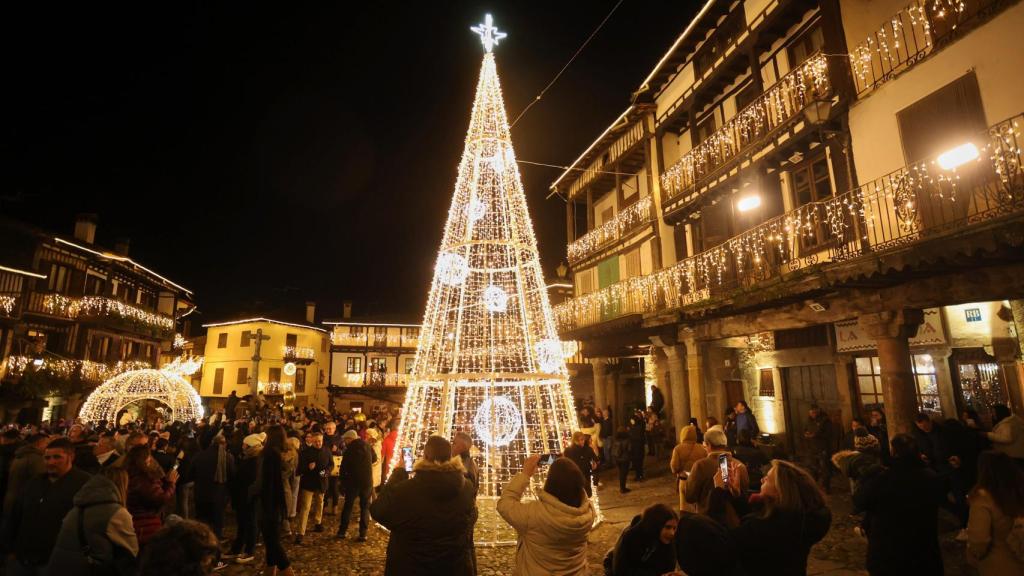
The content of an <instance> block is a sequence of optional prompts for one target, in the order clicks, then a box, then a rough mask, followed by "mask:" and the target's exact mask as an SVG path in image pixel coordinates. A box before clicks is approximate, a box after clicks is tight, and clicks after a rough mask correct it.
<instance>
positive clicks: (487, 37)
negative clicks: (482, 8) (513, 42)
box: [470, 14, 508, 52]
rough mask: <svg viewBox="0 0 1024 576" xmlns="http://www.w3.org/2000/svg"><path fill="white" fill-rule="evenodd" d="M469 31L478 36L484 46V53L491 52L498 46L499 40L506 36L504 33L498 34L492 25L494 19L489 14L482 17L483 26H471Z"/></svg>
mask: <svg viewBox="0 0 1024 576" xmlns="http://www.w3.org/2000/svg"><path fill="white" fill-rule="evenodd" d="M470 30H472V31H473V32H476V33H477V34H479V35H480V42H481V43H482V44H483V45H484V51H486V52H491V51H492V50H493V49H494V47H495V46H497V45H498V41H499V40H504V39H505V37H506V36H508V34H506V33H504V32H498V28H497V27H496V26H495V25H494V19H493V18H491V15H490V14H487V15H485V16H484V23H483V24H480V25H479V26H473V27H471V28H470Z"/></svg>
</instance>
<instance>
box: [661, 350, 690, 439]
mask: <svg viewBox="0 0 1024 576" xmlns="http://www.w3.org/2000/svg"><path fill="white" fill-rule="evenodd" d="M662 350H664V352H665V360H666V364H668V373H669V380H671V382H672V387H673V390H672V423H673V424H675V427H676V434H678V433H679V431H680V430H682V429H683V427H684V426H686V425H687V424H688V423H689V422H690V417H691V416H690V414H691V410H690V396H691V394H690V387H689V385H688V382H687V381H686V350H685V349H684V348H683V347H682V346H666V347H665V348H662Z"/></svg>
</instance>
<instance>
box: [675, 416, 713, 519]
mask: <svg viewBox="0 0 1024 576" xmlns="http://www.w3.org/2000/svg"><path fill="white" fill-rule="evenodd" d="M707 456H708V451H707V449H706V448H704V446H703V445H701V444H699V443H698V442H697V429H696V428H694V427H693V426H684V427H683V429H682V430H680V431H679V444H676V447H675V448H674V449H673V450H672V460H671V462H669V468H671V469H672V473H673V474H675V475H676V478H677V480H678V485H679V509H680V510H686V511H688V512H696V511H697V510H696V507H694V506H690V507H689V508H688V507H687V505H686V477H687V475H689V473H690V469H691V468H693V465H694V463H696V462H697V461H698V460H702V459H704V458H707Z"/></svg>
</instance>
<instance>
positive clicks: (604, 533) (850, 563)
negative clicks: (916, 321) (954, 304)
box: [220, 460, 973, 576]
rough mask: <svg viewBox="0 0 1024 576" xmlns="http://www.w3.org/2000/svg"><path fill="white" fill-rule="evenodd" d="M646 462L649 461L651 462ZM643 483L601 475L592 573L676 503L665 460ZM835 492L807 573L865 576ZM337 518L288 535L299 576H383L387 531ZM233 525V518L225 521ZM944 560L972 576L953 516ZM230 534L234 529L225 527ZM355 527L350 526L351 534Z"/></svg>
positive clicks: (253, 569) (501, 551) (508, 567)
mask: <svg viewBox="0 0 1024 576" xmlns="http://www.w3.org/2000/svg"><path fill="white" fill-rule="evenodd" d="M649 464H653V462H651V461H650V460H649ZM650 468H651V469H650V470H649V475H648V478H647V479H646V480H645V481H644V482H640V483H637V482H632V481H630V482H629V487H630V489H631V490H632V492H630V493H629V494H625V495H622V494H619V491H618V485H617V479H616V473H615V471H613V470H610V471H606V472H603V473H602V479H603V480H604V485H603V486H601V487H600V488H599V489H598V494H599V498H600V501H601V509H602V513H603V515H604V521H603V522H602V523H601V525H600V526H598V528H597V529H596V530H594V531H593V532H592V533H591V535H590V547H589V553H588V557H589V561H590V573H591V574H593V575H600V574H602V573H603V572H602V569H601V560H602V559H603V558H604V555H605V553H606V552H607V551H608V549H609V548H611V547H612V546H613V545H614V544H615V540H616V539H617V538H618V536H619V533H620V532H621V531H622V528H623V527H624V526H626V525H627V524H628V523H629V521H630V519H632V517H633V516H634V515H636V514H637V513H639V511H640V510H642V509H643V508H644V507H645V506H647V505H649V504H651V503H654V502H664V503H666V504H670V505H671V504H673V503H678V497H677V496H676V493H675V483H674V481H673V479H672V477H671V475H670V474H669V473H668V470H667V469H666V467H665V465H664V464H654V465H652V466H650ZM835 488H836V490H834V491H833V495H832V496H831V497H830V505H831V507H832V514H833V523H832V528H831V530H830V531H829V533H828V534H827V535H826V536H825V538H824V539H823V540H822V541H821V542H819V543H818V544H817V545H816V546H815V547H814V548H813V549H812V550H811V557H810V560H809V563H808V574H810V575H814V576H818V575H829V576H852V575H864V574H867V572H866V571H865V570H864V568H863V566H864V556H865V552H866V550H867V543H866V542H865V541H864V540H862V539H860V538H859V537H857V536H856V535H855V534H854V532H853V526H854V521H853V520H852V519H851V517H850V508H851V502H850V495H849V492H848V491H846V490H843V488H842V486H841V485H840V481H839V480H838V479H837V480H836V482H835ZM337 522H338V517H337V516H335V515H325V516H324V528H325V531H324V532H322V533H313V532H309V533H307V535H306V538H305V541H304V542H303V544H301V545H295V544H293V543H292V542H291V539H290V538H289V539H286V542H285V545H286V548H287V550H288V554H289V557H290V558H291V560H292V563H293V565H294V567H295V570H296V574H298V575H300V576H328V575H330V576H341V575H349V574H351V575H357V574H358V575H361V576H374V575H379V574H383V571H384V556H385V550H386V548H387V533H385V532H384V531H382V530H380V529H379V528H376V527H371V528H370V533H369V535H368V541H367V542H365V543H356V542H353V541H351V540H348V541H340V540H337V539H335V538H334V533H335V531H336V530H337ZM228 524H229V525H231V524H233V519H232V520H229V522H228ZM941 524H942V526H941V531H942V549H943V558H944V561H945V566H946V574H947V575H950V576H953V575H970V574H973V571H971V570H970V569H969V568H968V567H967V566H966V564H965V563H964V561H963V557H964V552H963V545H962V544H960V543H957V542H955V541H954V540H953V535H954V534H955V530H954V528H955V526H954V522H953V519H952V517H945V516H944V517H943V519H942V522H941ZM228 531H229V532H231V531H232V530H231V529H229V530H228ZM354 535H355V528H354V527H353V528H352V529H350V536H354ZM514 559H515V547H513V546H508V547H496V548H478V549H477V563H478V568H479V570H478V572H479V574H480V575H481V576H498V575H503V574H510V573H511V572H512V568H513V565H514ZM263 560H264V556H263V548H262V546H260V547H258V548H257V553H256V561H255V562H254V563H252V564H248V565H244V566H242V565H231V566H229V567H228V568H227V569H225V570H224V571H223V572H220V574H225V575H229V576H242V575H255V574H260V573H262V572H263V571H264V567H263Z"/></svg>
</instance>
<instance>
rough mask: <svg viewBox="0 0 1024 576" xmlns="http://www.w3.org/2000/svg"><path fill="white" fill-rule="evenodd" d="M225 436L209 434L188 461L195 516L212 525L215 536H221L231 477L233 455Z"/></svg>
mask: <svg viewBox="0 0 1024 576" xmlns="http://www.w3.org/2000/svg"><path fill="white" fill-rule="evenodd" d="M227 443H228V441H227V438H225V437H224V436H223V435H218V436H214V437H213V441H212V442H210V445H209V446H208V447H207V448H206V450H203V451H202V452H200V453H199V454H198V455H196V457H195V459H194V460H193V461H192V475H193V478H194V480H195V490H196V517H197V518H198V519H199V520H200V521H202V522H205V523H207V524H209V525H210V527H211V528H213V533H214V534H216V535H217V539H218V540H219V539H221V538H223V537H224V511H225V509H226V508H227V506H228V486H229V485H231V483H232V482H233V481H234V479H235V457H234V456H233V455H232V454H231V453H230V452H228V450H227Z"/></svg>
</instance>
